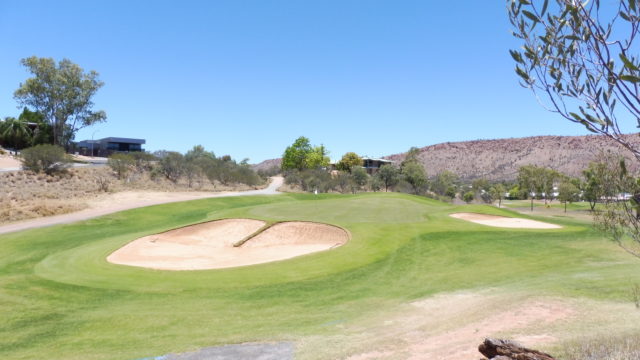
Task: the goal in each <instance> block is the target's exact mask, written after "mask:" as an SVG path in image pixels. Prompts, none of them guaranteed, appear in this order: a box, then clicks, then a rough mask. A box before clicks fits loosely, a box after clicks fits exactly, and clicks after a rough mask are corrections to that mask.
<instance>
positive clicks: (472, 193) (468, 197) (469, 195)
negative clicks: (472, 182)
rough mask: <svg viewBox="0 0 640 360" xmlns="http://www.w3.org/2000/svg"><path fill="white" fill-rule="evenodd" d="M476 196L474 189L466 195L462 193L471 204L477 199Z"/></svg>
mask: <svg viewBox="0 0 640 360" xmlns="http://www.w3.org/2000/svg"><path fill="white" fill-rule="evenodd" d="M475 197H476V194H475V193H474V192H473V191H467V192H466V193H464V195H462V200H463V201H464V202H466V203H467V204H469V203H470V202H472V201H473V199H475Z"/></svg>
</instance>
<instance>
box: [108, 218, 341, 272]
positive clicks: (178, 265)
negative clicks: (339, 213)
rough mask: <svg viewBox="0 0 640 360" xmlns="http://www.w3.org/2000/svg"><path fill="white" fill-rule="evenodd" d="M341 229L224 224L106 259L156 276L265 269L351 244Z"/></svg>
mask: <svg viewBox="0 0 640 360" xmlns="http://www.w3.org/2000/svg"><path fill="white" fill-rule="evenodd" d="M348 239H349V236H348V234H347V232H346V231H345V230H343V229H341V228H339V227H336V226H332V225H326V224H320V223H313V222H298V221H291V222H282V223H276V224H275V225H272V226H267V223H266V222H264V221H260V220H252V219H225V220H216V221H210V222H206V223H202V224H196V225H191V226H186V227H183V228H179V229H174V230H169V231H167V232H163V233H160V234H154V235H149V236H145V237H142V238H139V239H136V240H134V241H132V242H130V243H128V244H127V245H125V246H123V247H121V248H120V249H118V250H116V251H115V252H113V253H112V254H111V255H109V256H108V257H107V261H109V262H110V263H113V264H120V265H129V266H137V267H144V268H150V269H156V270H207V269H222V268H231V267H237V266H246V265H254V264H262V263H267V262H272V261H278V260H285V259H290V258H293V257H296V256H300V255H305V254H310V253H313V252H317V251H323V250H328V249H332V248H334V247H337V246H340V245H343V244H344V243H346V242H347V240H348Z"/></svg>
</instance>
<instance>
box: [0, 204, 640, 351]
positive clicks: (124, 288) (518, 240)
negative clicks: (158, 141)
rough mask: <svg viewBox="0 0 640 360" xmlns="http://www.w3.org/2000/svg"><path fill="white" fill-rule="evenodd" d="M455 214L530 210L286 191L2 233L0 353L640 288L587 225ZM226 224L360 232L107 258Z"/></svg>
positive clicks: (162, 345)
mask: <svg viewBox="0 0 640 360" xmlns="http://www.w3.org/2000/svg"><path fill="white" fill-rule="evenodd" d="M456 212H458V213H459V212H473V213H485V214H490V215H499V216H506V217H524V216H522V215H520V214H517V213H515V212H512V211H509V210H504V209H497V208H494V207H490V206H482V205H473V206H454V205H451V204H447V203H442V202H438V201H435V200H430V199H426V198H422V197H417V196H411V195H405V194H397V193H370V194H358V195H339V194H321V195H317V196H315V195H306V194H285V195H277V196H247V197H242V198H219V199H203V200H195V201H189V202H183V203H172V204H164V205H157V206H151V207H146V208H140V209H134V210H128V211H124V212H120V213H115V214H111V215H107V216H103V217H100V218H95V219H92V220H88V221H84V222H80V223H75V224H69V225H60V226H52V227H47V228H41V229H33V230H29V231H23V232H17V233H10V234H4V235H0V254H2V255H1V256H0V318H2V319H3V321H2V322H0V357H1V358H10V359H34V358H47V359H72V360H73V359H114V358H118V359H136V358H144V357H148V356H154V355H158V354H168V353H179V352H186V351H191V350H195V349H198V348H205V347H210V346H216V345H224V344H237V343H244V342H265V341H267V342H277V341H296V340H298V339H302V338H303V337H305V336H315V337H318V336H320V337H322V336H327V335H330V334H331V335H336V336H339V334H340V331H341V328H342V326H347V325H349V324H352V323H354V322H357V321H362V320H364V319H366V318H368V317H370V316H372V315H373V314H383V313H385V312H386V311H392V310H393V309H395V308H396V307H398V306H401V305H402V304H406V303H407V302H409V301H414V300H418V299H424V298H428V297H430V296H432V295H434V294H437V293H445V292H452V291H463V290H465V289H478V288H487V287H491V288H493V289H500V291H518V292H531V293H536V294H539V293H543V292H544V293H545V294H548V295H551V296H563V297H571V298H592V299H598V300H602V301H627V298H628V286H629V283H633V282H640V275H639V274H640V262H638V261H637V260H636V259H635V258H632V257H630V256H628V255H627V254H626V253H624V252H623V251H622V250H620V249H619V248H618V247H616V246H615V245H614V244H612V243H610V242H607V241H605V240H603V238H602V235H601V234H599V233H597V232H596V231H595V230H594V229H593V228H592V227H591V226H590V224H589V223H587V222H584V221H579V220H574V219H571V218H557V219H556V218H554V219H553V220H547V221H548V222H549V223H554V224H557V225H560V226H562V228H560V229H547V230H538V229H503V228H494V227H489V226H484V225H480V224H474V223H471V222H465V221H461V220H458V219H454V218H451V217H450V216H449V214H451V213H456ZM527 218H531V217H527ZM220 219H253V220H256V221H259V222H265V223H277V222H281V221H303V222H315V223H323V224H333V225H335V226H338V227H340V228H342V229H345V230H347V231H348V232H349V234H350V235H351V238H350V240H349V241H348V242H346V243H345V244H344V245H342V246H340V247H337V248H335V249H332V250H330V251H320V252H316V253H313V254H308V255H303V256H297V257H294V258H291V259H288V260H284V261H276V262H270V263H263V264H257V265H251V266H241V267H235V268H225V269H214V270H199V271H164V270H155V269H147V268H142V267H134V266H122V265H117V264H112V263H109V262H108V261H107V260H106V259H107V257H108V256H109V255H110V254H112V253H114V252H115V251H116V250H118V249H119V248H122V247H123V246H125V245H126V244H128V243H131V242H132V241H134V240H136V239H138V238H142V237H145V236H152V235H153V234H160V233H163V232H167V231H170V230H173V229H177V228H181V227H185V226H189V225H193V224H198V223H204V222H208V221H212V220H220ZM532 219H538V220H539V218H532ZM257 225H259V223H258V224H256V226H257ZM487 259H491V261H487ZM576 279H579V281H577V280H576ZM331 324H338V325H331ZM325 351H326V352H327V356H326V357H325V358H336V357H338V358H339V356H337V355H335V353H331V351H332V349H331V348H330V347H326V349H325ZM345 351H347V350H345ZM296 358H298V355H296ZM300 358H302V359H304V358H305V357H304V356H302V357H300Z"/></svg>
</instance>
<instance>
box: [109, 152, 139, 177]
mask: <svg viewBox="0 0 640 360" xmlns="http://www.w3.org/2000/svg"><path fill="white" fill-rule="evenodd" d="M107 164H108V165H109V167H110V168H111V169H112V170H113V171H115V173H116V175H117V176H118V179H120V180H122V179H124V178H125V177H126V176H127V174H128V173H129V172H130V171H131V169H133V167H134V166H135V164H136V160H135V159H134V158H133V156H131V155H129V154H113V155H111V156H110V157H109V160H107Z"/></svg>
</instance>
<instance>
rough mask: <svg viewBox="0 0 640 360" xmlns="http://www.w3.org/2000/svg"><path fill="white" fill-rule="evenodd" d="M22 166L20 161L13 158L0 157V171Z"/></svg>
mask: <svg viewBox="0 0 640 360" xmlns="http://www.w3.org/2000/svg"><path fill="white" fill-rule="evenodd" d="M21 166H22V162H20V160H17V159H14V158H13V156H8V155H2V156H0V169H16V168H20V167H21Z"/></svg>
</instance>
